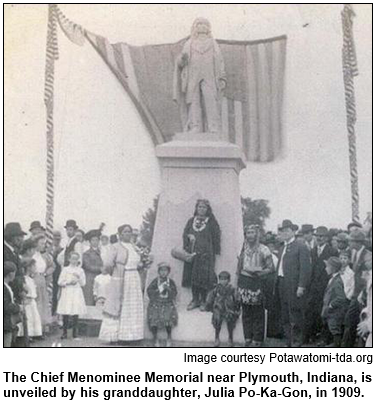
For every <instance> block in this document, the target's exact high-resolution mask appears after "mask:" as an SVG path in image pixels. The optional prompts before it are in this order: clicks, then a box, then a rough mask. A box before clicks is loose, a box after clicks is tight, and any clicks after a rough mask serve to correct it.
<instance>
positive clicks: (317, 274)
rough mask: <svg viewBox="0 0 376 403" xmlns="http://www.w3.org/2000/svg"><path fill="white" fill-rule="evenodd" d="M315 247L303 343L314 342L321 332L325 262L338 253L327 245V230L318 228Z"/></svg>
mask: <svg viewBox="0 0 376 403" xmlns="http://www.w3.org/2000/svg"><path fill="white" fill-rule="evenodd" d="M315 236H316V242H317V245H316V246H315V247H314V248H313V250H312V252H311V258H312V275H311V281H310V283H309V286H308V290H307V312H306V315H305V317H306V323H305V329H304V343H305V344H306V343H309V342H310V340H312V341H315V340H316V337H317V335H318V333H320V332H322V330H323V324H322V319H321V311H322V305H323V300H324V294H325V289H326V286H327V285H328V281H329V276H328V274H327V273H326V271H325V266H326V265H325V261H326V260H328V259H329V258H330V257H332V256H335V257H338V252H337V251H336V250H335V249H333V248H332V247H331V246H330V245H329V230H328V228H326V227H318V228H317V229H316V231H315Z"/></svg>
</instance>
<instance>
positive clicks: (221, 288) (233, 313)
mask: <svg viewBox="0 0 376 403" xmlns="http://www.w3.org/2000/svg"><path fill="white" fill-rule="evenodd" d="M230 280H231V276H230V273H228V272H227V271H222V272H221V273H219V276H218V284H217V285H216V286H215V288H214V289H213V290H212V291H210V293H209V295H208V297H207V300H206V307H205V308H206V310H207V311H211V312H213V316H212V325H213V327H214V329H215V342H214V346H215V347H219V345H220V340H219V334H220V332H221V328H222V323H223V322H224V321H225V322H226V323H227V329H228V337H229V343H230V346H231V347H233V345H234V342H233V333H234V329H235V326H236V321H237V319H238V317H239V311H240V301H239V299H238V298H237V295H236V291H235V288H234V287H233V286H232V285H231V284H230Z"/></svg>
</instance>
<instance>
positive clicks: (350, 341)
mask: <svg viewBox="0 0 376 403" xmlns="http://www.w3.org/2000/svg"><path fill="white" fill-rule="evenodd" d="M365 241H366V235H365V233H364V232H363V231H362V230H361V229H354V230H352V231H351V232H350V236H349V244H350V249H351V250H352V258H351V262H352V269H353V271H354V280H355V286H354V293H353V296H352V298H351V302H350V306H349V309H348V311H347V313H346V316H345V331H344V334H343V339H342V347H355V342H356V328H357V326H358V323H359V321H360V310H361V309H360V304H359V302H358V296H359V294H360V293H361V292H362V290H363V289H364V288H365V286H366V284H365V283H364V281H363V280H362V273H361V272H362V270H361V268H362V266H363V265H364V264H365V263H366V262H368V261H372V253H371V252H370V251H369V250H367V249H366V247H365Z"/></svg>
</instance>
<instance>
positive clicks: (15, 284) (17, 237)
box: [3, 222, 26, 303]
mask: <svg viewBox="0 0 376 403" xmlns="http://www.w3.org/2000/svg"><path fill="white" fill-rule="evenodd" d="M25 235H26V233H25V232H24V231H22V229H21V225H20V224H19V223H18V222H11V223H8V224H6V226H5V229H4V248H3V252H4V258H3V262H12V263H14V264H15V266H16V268H17V270H16V276H15V279H14V281H12V283H11V287H12V290H13V292H14V298H15V300H16V301H17V302H18V303H19V302H21V299H22V290H23V284H24V273H23V270H22V268H21V267H20V257H19V254H18V253H19V250H20V249H21V246H22V243H23V239H24V236H25Z"/></svg>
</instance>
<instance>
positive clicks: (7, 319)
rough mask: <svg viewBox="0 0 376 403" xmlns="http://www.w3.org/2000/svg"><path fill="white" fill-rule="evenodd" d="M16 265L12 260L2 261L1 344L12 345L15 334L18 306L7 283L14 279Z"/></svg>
mask: <svg viewBox="0 0 376 403" xmlns="http://www.w3.org/2000/svg"><path fill="white" fill-rule="evenodd" d="M16 269H17V267H16V265H15V264H14V263H12V262H9V261H7V262H4V273H3V275H4V286H3V301H4V304H3V314H4V317H3V336H4V337H3V345H4V347H12V343H13V342H14V339H15V338H16V336H17V330H18V329H17V323H16V322H17V321H15V320H14V318H15V315H17V314H19V313H20V307H19V305H18V304H16V303H15V301H14V295H13V291H12V289H11V287H10V286H9V283H10V282H12V281H13V280H14V277H15V274H16Z"/></svg>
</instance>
